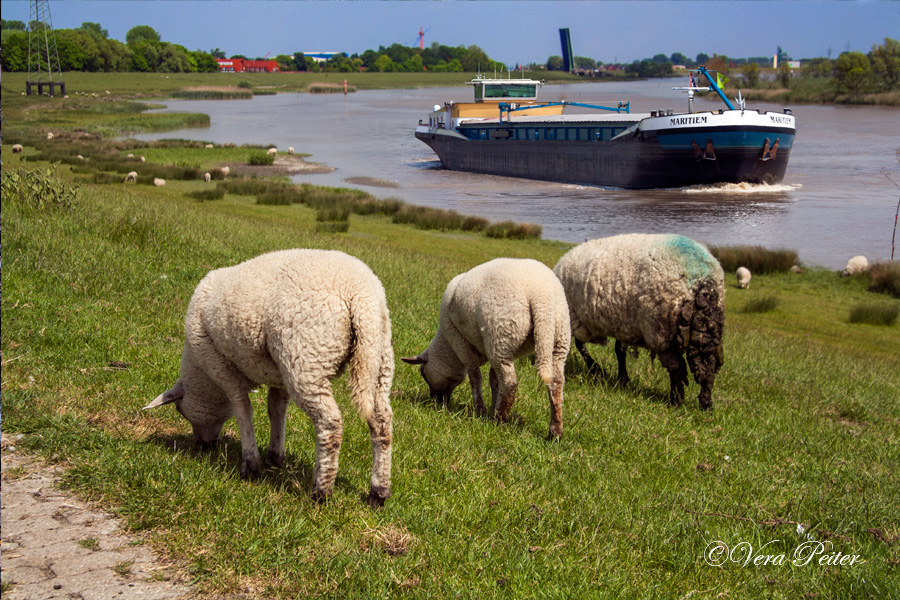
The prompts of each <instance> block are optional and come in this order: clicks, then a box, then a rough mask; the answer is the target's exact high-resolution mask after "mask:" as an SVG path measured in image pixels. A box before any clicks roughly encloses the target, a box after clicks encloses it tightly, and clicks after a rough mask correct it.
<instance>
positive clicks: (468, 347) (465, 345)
mask: <svg viewBox="0 0 900 600" xmlns="http://www.w3.org/2000/svg"><path fill="white" fill-rule="evenodd" d="M570 342H571V332H570V327H569V312H568V307H567V306H566V297H565V293H564V292H563V289H562V286H561V285H560V283H559V280H558V279H557V278H556V277H555V276H554V275H553V271H551V270H550V269H549V268H547V267H546V266H545V265H544V264H542V263H540V262H538V261H536V260H531V259H514V258H499V259H496V260H492V261H490V262H487V263H484V264H482V265H479V266H477V267H475V268H474V269H472V270H471V271H468V272H467V273H463V274H462V275H457V276H456V277H454V278H453V280H452V281H451V282H450V284H449V285H448V286H447V289H446V291H445V292H444V296H443V298H442V299H441V310H440V318H439V325H438V330H437V333H436V334H435V336H434V339H432V340H431V343H430V344H429V346H428V348H427V349H426V350H425V351H424V352H422V353H421V354H419V355H418V356H413V357H409V358H403V359H402V360H403V361H404V362H406V363H408V364H413V365H421V368H420V372H421V374H422V377H423V378H424V379H425V381H426V383H428V387H429V389H430V391H431V395H432V397H434V398H437V399H439V400H440V401H442V402H446V401H448V400H449V399H450V394H451V393H452V392H453V389H454V388H456V386H458V385H459V384H460V383H462V382H463V380H464V379H465V377H466V375H467V374H468V376H469V384H470V385H471V386H472V397H473V400H474V403H475V411H476V412H477V413H478V414H479V415H486V414H487V410H486V409H485V406H484V399H483V397H482V393H481V369H480V367H481V365H483V364H484V363H485V362H489V363H490V365H491V369H490V377H489V380H490V386H491V396H492V399H493V402H494V418H495V419H496V420H497V421H506V420H508V419H509V413H510V410H511V409H512V405H513V402H514V401H515V397H516V388H517V386H518V384H517V379H516V370H515V366H514V364H513V361H514V360H515V359H516V358H518V357H520V356H525V355H528V354H532V353H533V354H534V355H535V362H534V366H535V368H536V369H537V371H538V374H540V376H541V379H542V380H543V381H544V383H545V384H546V386H547V390H548V393H549V396H550V434H549V437H550V438H559V437H560V436H562V428H563V424H562V401H563V384H564V382H565V372H564V371H565V363H566V356H567V355H568V353H569V344H570Z"/></svg>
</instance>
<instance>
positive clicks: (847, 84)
mask: <svg viewBox="0 0 900 600" xmlns="http://www.w3.org/2000/svg"><path fill="white" fill-rule="evenodd" d="M871 76H872V65H871V64H870V63H869V57H868V56H866V55H865V54H863V53H862V52H855V51H854V52H844V53H842V54H841V55H840V56H839V57H838V59H837V61H835V65H834V82H835V86H836V87H837V90H838V91H839V92H849V93H851V94H859V93H861V92H863V91H864V90H865V89H866V87H867V86H868V85H869V81H870V79H871Z"/></svg>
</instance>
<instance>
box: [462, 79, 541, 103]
mask: <svg viewBox="0 0 900 600" xmlns="http://www.w3.org/2000/svg"><path fill="white" fill-rule="evenodd" d="M485 98H491V99H500V98H517V99H520V100H535V99H536V98H537V84H534V83H531V84H528V83H485V84H482V85H476V86H475V102H481V101H483V100H484V99H485Z"/></svg>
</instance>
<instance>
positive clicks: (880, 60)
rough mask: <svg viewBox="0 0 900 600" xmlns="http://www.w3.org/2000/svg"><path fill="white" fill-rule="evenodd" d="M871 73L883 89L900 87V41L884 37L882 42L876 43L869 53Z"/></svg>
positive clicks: (889, 89) (888, 89)
mask: <svg viewBox="0 0 900 600" xmlns="http://www.w3.org/2000/svg"><path fill="white" fill-rule="evenodd" d="M869 60H870V61H871V64H872V73H873V75H874V76H875V78H876V79H877V80H878V83H879V87H880V88H881V89H882V90H884V91H888V92H889V91H891V90H896V89H900V42H898V41H897V40H894V39H891V38H884V43H883V44H881V45H876V46H874V47H873V48H872V52H870V53H869Z"/></svg>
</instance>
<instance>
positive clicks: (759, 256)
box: [709, 245, 800, 275]
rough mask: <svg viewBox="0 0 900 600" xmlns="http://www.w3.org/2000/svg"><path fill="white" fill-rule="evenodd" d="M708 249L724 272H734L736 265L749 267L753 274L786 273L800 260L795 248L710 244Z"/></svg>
mask: <svg viewBox="0 0 900 600" xmlns="http://www.w3.org/2000/svg"><path fill="white" fill-rule="evenodd" d="M709 251H710V253H711V254H712V255H713V256H715V257H716V259H717V260H718V261H719V263H720V264H721V265H722V269H723V270H724V271H725V272H726V273H734V272H735V271H736V270H737V269H738V267H746V268H748V269H750V272H751V273H752V274H753V275H764V274H766V273H787V272H788V271H790V269H791V267H792V266H794V265H797V264H799V262H800V261H799V259H798V257H797V251H796V250H787V249H770V248H765V247H763V246H747V245H744V246H712V247H710V249H709Z"/></svg>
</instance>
